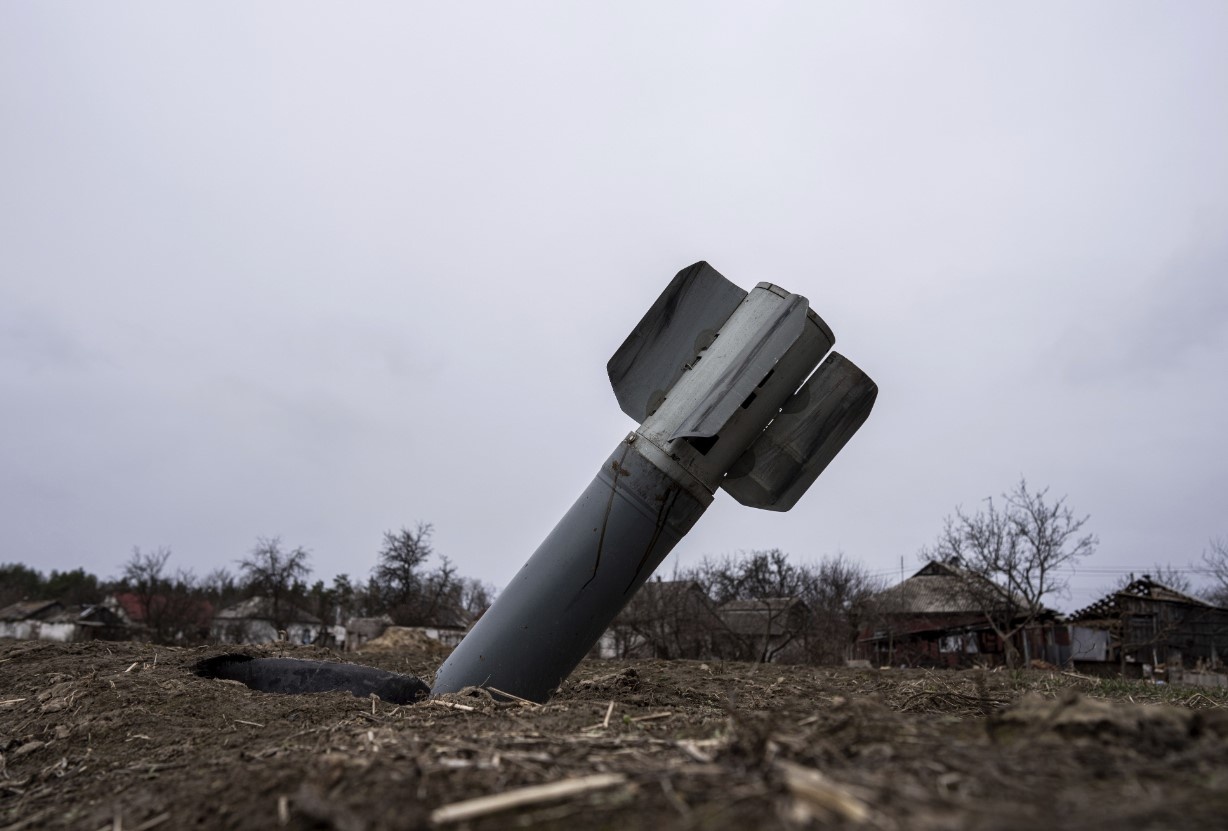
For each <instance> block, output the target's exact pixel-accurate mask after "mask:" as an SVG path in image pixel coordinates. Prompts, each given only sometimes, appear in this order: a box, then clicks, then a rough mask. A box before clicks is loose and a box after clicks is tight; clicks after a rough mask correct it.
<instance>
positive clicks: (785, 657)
mask: <svg viewBox="0 0 1228 831" xmlns="http://www.w3.org/2000/svg"><path fill="white" fill-rule="evenodd" d="M716 614H717V616H718V617H719V618H720V620H721V623H722V624H723V626H722V630H721V631H720V632H719V634H718V643H717V651H718V652H719V654H721V655H723V656H726V657H729V658H735V659H739V660H745V661H759V662H763V663H770V662H772V661H777V662H780V663H796V662H798V661H801V660H804V658H805V636H806V631H807V629H808V626H809V623H810V607H809V606H807V605H806V604H805V602H803V601H802V600H801V599H800V598H797V597H763V598H758V599H755V600H730V601H729V602H727V603H723V604H721V605H720V606H719V607H717V610H716Z"/></svg>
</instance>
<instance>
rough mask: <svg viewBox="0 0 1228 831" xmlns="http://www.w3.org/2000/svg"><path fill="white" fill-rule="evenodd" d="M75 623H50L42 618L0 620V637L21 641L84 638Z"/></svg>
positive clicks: (62, 641) (60, 641) (64, 640)
mask: <svg viewBox="0 0 1228 831" xmlns="http://www.w3.org/2000/svg"><path fill="white" fill-rule="evenodd" d="M79 628H80V627H78V626H77V624H75V623H69V622H64V623H50V622H47V621H44V620H12V621H0V638H15V639H17V640H22V641H58V642H59V643H71V642H72V641H78V640H84V638H83V637H82V633H80V632H78V631H77V630H78V629H79Z"/></svg>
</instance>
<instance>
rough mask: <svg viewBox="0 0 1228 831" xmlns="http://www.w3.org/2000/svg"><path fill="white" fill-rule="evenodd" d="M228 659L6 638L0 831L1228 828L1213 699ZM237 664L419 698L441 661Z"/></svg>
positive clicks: (304, 653) (1225, 715)
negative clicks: (554, 687)
mask: <svg viewBox="0 0 1228 831" xmlns="http://www.w3.org/2000/svg"><path fill="white" fill-rule="evenodd" d="M226 651H227V650H225V649H223V648H221V647H202V648H199V649H175V648H167V647H154V646H151V645H148V644H137V643H102V642H95V643H84V644H51V643H38V642H19V641H0V828H3V829H8V831H17V829H36V828H37V829H41V828H72V829H87V831H94V829H127V831H134V830H135V829H143V830H144V831H147V830H148V829H153V828H163V829H180V828H232V829H275V828H279V827H281V828H289V829H327V828H335V829H341V831H359V829H413V828H428V827H436V828H492V829H493V828H508V827H533V828H538V827H544V828H559V829H562V828H576V827H584V828H651V829H654V831H662V830H663V829H673V828H677V829H700V828H796V827H808V826H812V827H859V828H888V829H897V828H898V829H948V828H986V829H989V828H993V829H1015V828H1018V829H1024V828H1026V829H1037V828H1041V829H1049V828H1089V829H1120V828H1131V829H1139V828H1156V829H1159V828H1222V827H1226V826H1228V709H1225V707H1224V705H1225V703H1226V701H1228V699H1226V698H1225V696H1224V695H1223V694H1213V693H1211V692H1207V691H1203V692H1199V691H1195V690H1192V689H1186V690H1181V689H1177V688H1175V687H1174V688H1157V687H1146V686H1143V685H1142V684H1126V683H1123V682H1105V681H1096V680H1094V679H1088V678H1084V677H1080V676H1074V675H1071V674H1064V673H1060V672H1042V671H1026V672H1007V671H997V672H988V671H969V672H927V671H922V670H853V669H828V668H815V667H802V666H779V665H766V666H763V665H749V664H717V663H713V664H702V663H697V662H684V661H677V662H664V661H647V662H629V663H621V662H619V663H616V662H591V663H585V664H582V665H581V666H580V668H579V669H578V670H577V671H576V673H575V674H574V675H573V676H572V678H571V679H569V680H568V681H567V682H566V683H565V684H564V685H563V687H562V689H561V690H560V692H559V694H558V695H557V696H556V697H555V698H554V699H553V700H552V701H551V702H550V703H549V704H546V705H534V704H528V703H524V704H522V703H516V702H511V703H508V702H496V701H494V700H492V699H491V698H490V697H489V695H486V694H484V693H482V692H481V691H474V692H473V693H472V694H470V695H455V696H448V697H445V698H442V699H438V700H434V701H431V702H426V703H419V704H415V705H406V706H394V705H391V704H387V703H384V702H381V701H379V700H371V699H358V698H355V697H353V696H350V695H348V694H341V693H322V694H314V695H272V694H266V693H259V692H255V691H253V690H250V689H248V688H247V687H244V686H242V685H241V684H238V683H235V682H230V681H219V680H209V679H204V678H200V677H197V676H196V675H195V674H194V673H193V672H192V667H193V665H195V664H196V663H197V662H198V661H200V660H201V659H203V658H206V657H211V656H214V655H219V654H223V653H224V652H226ZM229 651H231V652H235V651H241V652H243V653H244V654H249V655H259V656H266V657H267V656H276V655H283V654H284V655H291V656H293V657H298V658H309V659H329V660H345V661H351V662H355V663H365V664H368V665H371V666H378V667H382V668H384V669H391V670H396V671H400V672H408V673H411V674H416V675H420V676H422V677H423V678H424V679H426V680H428V681H429V679H430V674H431V672H432V671H433V670H434V668H435V666H437V665H438V663H439V657H438V655H437V654H432V655H428V654H425V653H423V652H421V651H417V652H415V651H402V652H396V651H388V650H381V651H378V652H374V653H371V654H360V655H357V656H353V655H345V656H339V655H335V654H331V653H329V652H327V651H325V650H322V649H313V648H293V647H291V648H289V649H282V648H259V647H246V648H243V649H241V650H235V649H234V648H233V647H232V648H231V649H230V650H229ZM539 786H551V787H548V788H546V789H544V790H543V789H542V788H541V787H539ZM497 795H502V796H503V797H505V801H503V802H494V803H491V802H489V801H488V802H478V803H472V802H468V800H472V799H475V798H479V797H490V796H497Z"/></svg>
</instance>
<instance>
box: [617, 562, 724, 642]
mask: <svg viewBox="0 0 1228 831" xmlns="http://www.w3.org/2000/svg"><path fill="white" fill-rule="evenodd" d="M722 629H724V624H723V623H722V621H721V619H720V617H719V616H718V615H717V613H716V609H715V608H714V607H713V605H712V601H711V600H709V599H708V595H707V594H705V593H704V590H703V588H702V587H701V586H700V585H699V583H697V582H695V581H694V580H651V581H649V582H647V583H645V584H644V585H643V586H642V587H641V588H640V590H639V591H638V592H636V593H635V595H634V596H633V597H632V598H631V601H630V602H629V603H628V604H627V605H626V607H624V608H623V610H622V611H621V612H619V613H618V616H617V617H615V618H614V620H613V622H612V623H611V624H610V626H609V628H607V629H606V631H605V633H604V634H603V635H602V636H601V640H600V641H598V642H597V646H596V647H595V652H596V657H600V658H691V659H700V658H710V657H712V655H713V654H714V650H715V641H716V639H717V637H718V636H719V634H720V632H721V631H722Z"/></svg>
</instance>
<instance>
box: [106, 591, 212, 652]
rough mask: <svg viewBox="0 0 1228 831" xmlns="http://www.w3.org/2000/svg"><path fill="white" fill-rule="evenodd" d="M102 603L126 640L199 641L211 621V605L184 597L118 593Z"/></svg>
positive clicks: (194, 598)
mask: <svg viewBox="0 0 1228 831" xmlns="http://www.w3.org/2000/svg"><path fill="white" fill-rule="evenodd" d="M102 604H103V605H104V606H105V607H106V608H107V609H109V610H110V611H111V612H112V613H114V614H115V615H116V616H117V617H118V618H119V619H120V620H121V621H122V622H123V624H124V625H125V626H126V627H127V629H128V635H127V637H128V639H129V640H134V641H136V640H140V641H144V640H156V641H160V642H162V643H170V642H177V641H185V642H196V641H203V640H205V639H206V638H208V637H209V634H210V630H211V627H212V622H213V604H212V603H210V602H209V601H208V600H204V599H202V598H197V597H192V596H191V595H188V594H181V595H173V596H168V595H165V594H150V595H141V594H138V593H137V592H131V591H127V592H118V593H116V594H112V595H108V596H107V597H106V598H105V599H104V600H103V601H102Z"/></svg>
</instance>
